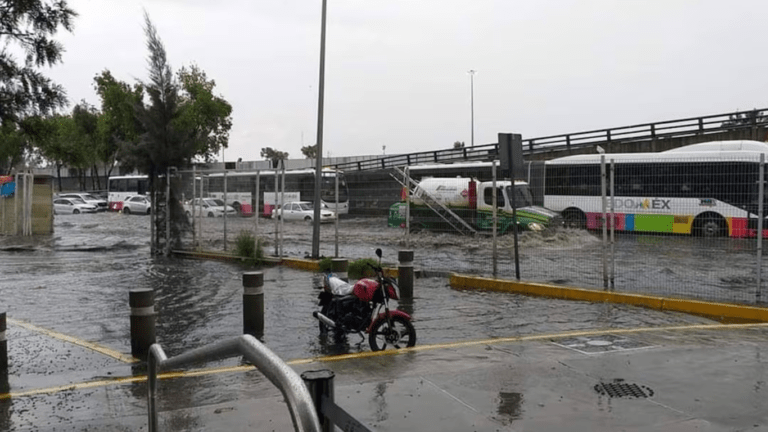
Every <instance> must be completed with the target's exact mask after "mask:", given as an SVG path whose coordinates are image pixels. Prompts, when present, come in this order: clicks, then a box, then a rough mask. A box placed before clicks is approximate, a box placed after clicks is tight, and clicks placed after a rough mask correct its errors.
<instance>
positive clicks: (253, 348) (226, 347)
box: [147, 335, 321, 432]
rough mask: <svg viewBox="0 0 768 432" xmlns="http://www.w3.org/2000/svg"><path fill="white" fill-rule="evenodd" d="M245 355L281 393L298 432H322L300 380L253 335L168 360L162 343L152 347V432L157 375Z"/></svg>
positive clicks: (152, 431) (149, 380)
mask: <svg viewBox="0 0 768 432" xmlns="http://www.w3.org/2000/svg"><path fill="white" fill-rule="evenodd" d="M240 355H242V356H243V357H245V358H246V359H247V360H248V361H250V362H251V363H252V364H253V365H254V366H256V367H257V368H258V369H259V370H260V371H261V373H262V374H264V376H265V377H267V379H269V381H270V382H271V383H272V384H274V385H275V387H277V388H278V389H279V390H280V392H282V394H283V397H284V399H285V401H286V404H287V405H288V411H289V412H290V414H291V421H292V422H293V428H294V430H295V431H297V432H320V431H321V429H320V422H319V420H318V417H317V411H316V410H315V405H314V402H313V400H312V397H311V396H310V394H309V391H308V390H307V387H306V385H305V384H304V381H303V380H302V379H301V377H300V376H299V375H298V374H297V373H296V372H295V371H294V370H293V369H291V368H290V367H289V366H288V365H287V364H285V362H283V360H282V359H280V357H278V356H277V355H276V354H275V353H273V352H272V351H271V350H270V349H269V348H267V347H266V346H265V345H264V344H262V343H261V342H259V341H258V339H256V338H255V337H253V336H251V335H243V336H238V337H236V338H232V339H229V340H225V341H221V342H217V343H214V344H211V345H208V346H205V347H201V348H197V349H194V350H191V351H189V352H187V353H184V354H181V355H178V356H176V357H171V358H168V357H167V356H166V355H165V352H164V351H163V348H162V347H160V345H159V344H153V345H152V346H151V347H150V348H149V358H148V363H149V372H148V376H147V384H148V385H147V387H148V400H147V406H148V411H149V432H157V431H158V429H157V373H158V371H161V370H170V369H174V368H180V367H183V366H189V365H192V364H195V363H202V362H209V361H215V360H221V359H224V358H228V357H235V356H240Z"/></svg>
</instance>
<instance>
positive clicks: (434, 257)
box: [0, 213, 695, 359]
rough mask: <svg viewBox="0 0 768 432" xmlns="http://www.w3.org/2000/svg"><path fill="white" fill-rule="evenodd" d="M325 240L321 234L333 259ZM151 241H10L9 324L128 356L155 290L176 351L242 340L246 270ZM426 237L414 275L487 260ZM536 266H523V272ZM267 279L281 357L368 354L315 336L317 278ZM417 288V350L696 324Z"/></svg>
mask: <svg viewBox="0 0 768 432" xmlns="http://www.w3.org/2000/svg"><path fill="white" fill-rule="evenodd" d="M245 221H247V220H245ZM214 222H221V221H214ZM229 222H230V224H232V221H229ZM345 222H346V223H347V224H348V226H351V228H348V234H347V235H346V236H345V242H344V243H343V244H342V245H341V247H340V250H341V252H342V254H343V255H346V256H355V257H374V254H373V249H375V248H376V247H382V248H383V249H384V260H385V262H389V263H396V260H397V258H396V257H397V249H398V248H399V245H400V242H401V241H402V240H399V239H397V235H398V233H397V231H388V230H387V229H380V228H379V227H377V226H375V225H374V224H372V223H371V221H369V220H364V221H345ZM264 225H265V224H264ZM288 226H289V225H287V224H286V227H288ZM331 228H332V227H331ZM291 229H293V231H290V232H289V231H287V230H286V233H285V235H284V242H285V245H286V246H285V253H286V254H287V255H293V256H303V254H304V248H305V247H307V246H311V236H309V235H308V234H309V227H308V226H306V225H301V226H299V225H294V226H292V227H291ZM324 229H325V227H324ZM352 231H353V232H354V233H355V234H354V237H356V240H355V241H352V240H351V235H350V234H349V232H352ZM382 233H384V235H382ZM421 236H426V234H422V235H421ZM327 237H328V230H327V229H325V232H324V233H323V241H324V243H323V247H324V249H325V250H326V251H327V250H328V248H329V245H328V243H327V242H325V239H326V238H327ZM331 237H332V236H331ZM591 238H592V237H591V236H590V235H588V234H586V235H583V236H582V237H581V239H582V240H583V239H591ZM148 239H149V218H148V217H146V216H143V217H142V216H134V215H131V216H125V215H120V214H115V213H106V214H94V215H66V216H57V217H56V220H55V235H54V236H53V237H51V238H46V239H36V240H35V242H34V243H28V242H22V243H19V242H17V243H16V244H14V243H13V241H9V239H4V243H3V245H2V247H3V249H4V250H3V251H0V254H2V257H3V259H2V261H0V274H2V276H3V277H2V280H0V292H2V310H4V311H7V313H8V316H9V317H13V318H15V319H18V320H25V321H28V322H33V323H35V324H36V325H39V326H42V327H46V328H52V329H55V330H56V331H58V332H61V333H65V334H70V333H71V334H77V335H79V337H81V338H83V339H85V340H91V341H99V343H101V344H103V345H105V346H108V347H110V348H112V349H115V350H118V351H122V352H125V351H126V343H127V341H128V340H129V336H130V335H129V328H128V327H127V323H128V318H129V308H128V305H127V299H128V291H129V290H131V289H147V288H148V289H153V290H154V291H155V310H156V311H157V313H158V317H157V335H158V341H159V342H160V343H161V344H162V345H163V346H164V348H165V349H166V351H167V352H169V353H174V352H178V351H179V350H181V349H182V348H183V347H186V348H190V347H197V346H200V345H203V344H206V343H210V342H211V341H214V340H219V339H221V338H225V337H229V336H233V335H238V334H241V332H242V292H243V288H242V273H243V272H244V271H249V270H251V269H249V268H245V267H243V266H241V265H239V264H233V263H224V262H217V261H199V260H184V259H178V258H165V257H154V258H153V257H151V256H150V253H149V240H148ZM582 240H578V241H582ZM429 241H431V242H432V248H431V249H430V248H427V247H425V248H418V249H416V250H417V260H416V266H417V268H422V267H423V268H425V269H426V270H430V271H448V270H450V271H470V270H471V266H472V265H473V263H477V264H478V265H479V264H480V263H481V262H482V260H483V259H484V258H482V254H481V253H480V254H478V253H475V254H473V253H472V252H473V251H474V252H477V251H480V250H483V249H482V248H481V247H480V246H475V247H473V246H472V245H456V244H455V243H456V242H455V240H454V242H453V243H451V242H449V241H447V239H446V238H445V237H443V236H434V237H432V238H430V239H429ZM526 241H527V240H525V239H524V240H523V244H525V243H526ZM576 242H577V241H574V243H576ZM414 243H415V239H414ZM561 243H562V242H561ZM268 247H269V246H268ZM526 247H529V246H526ZM330 248H331V251H332V249H333V244H331V245H330ZM428 249H429V250H430V253H429V254H427V253H426V250H428ZM542 250H546V249H544V248H542ZM331 253H332V252H331ZM464 258H466V261H465V260H464ZM537 259H539V260H545V261H546V259H547V258H546V257H543V258H542V257H538V258H537ZM532 261H533V260H532V259H530V258H524V259H523V262H524V263H526V266H530V265H531V262H532ZM483 264H484V265H487V263H483ZM525 269H526V270H527V267H525ZM582 273H583V272H582ZM523 274H524V275H525V273H523ZM561 278H562V277H561ZM264 279H265V303H266V317H265V322H266V323H267V324H266V330H265V335H264V339H265V342H266V343H267V345H268V346H269V347H270V348H271V349H273V350H274V351H275V352H276V353H277V354H278V355H280V356H282V357H283V358H289V359H290V358H302V357H314V356H318V355H324V354H331V353H339V352H345V350H348V349H351V350H353V351H354V350H361V349H362V350H365V349H367V342H366V343H364V344H363V345H362V346H356V344H357V343H358V342H359V341H358V337H357V336H354V335H353V336H350V340H349V343H350V344H349V345H348V346H347V345H344V346H339V345H338V344H335V343H333V341H322V340H320V339H319V338H318V332H317V323H316V322H315V321H314V319H313V318H312V317H311V313H312V311H313V310H315V309H316V296H317V293H318V291H317V290H316V289H315V288H314V287H315V286H316V285H317V284H318V281H317V280H316V276H314V275H312V274H311V273H307V272H303V271H297V270H292V269H289V268H283V267H275V268H267V269H265V278H264ZM570 280H571V281H574V280H577V278H572V279H570ZM414 292H415V293H414V297H415V298H414V299H413V301H412V302H410V303H407V304H405V303H404V304H402V305H401V308H402V309H404V310H406V311H407V312H409V313H412V314H413V316H414V320H415V321H416V322H417V325H416V327H417V332H418V340H419V343H441V342H448V341H455V340H463V339H466V338H489V337H499V336H505V335H507V336H508V335H509V334H510V333H511V334H525V333H529V332H547V331H550V330H553V327H552V326H553V325H554V326H557V325H558V323H561V322H566V321H567V322H569V323H570V324H571V325H573V326H574V328H587V327H589V328H591V327H594V326H596V325H600V326H605V327H612V326H615V325H641V324H663V323H669V322H677V321H678V320H681V319H682V320H685V321H689V320H691V319H694V320H695V318H690V317H685V316H677V315H674V314H660V313H657V312H650V311H644V310H641V309H636V308H631V307H624V306H618V305H591V304H587V303H579V302H567V301H559V300H547V299H538V298H529V297H524V296H517V295H508V294H503V293H492V292H464V291H457V290H453V289H451V288H450V287H449V286H448V285H447V279H445V278H443V277H427V278H419V279H416V283H415V289H414ZM510 311H514V313H510ZM128 346H129V345H128Z"/></svg>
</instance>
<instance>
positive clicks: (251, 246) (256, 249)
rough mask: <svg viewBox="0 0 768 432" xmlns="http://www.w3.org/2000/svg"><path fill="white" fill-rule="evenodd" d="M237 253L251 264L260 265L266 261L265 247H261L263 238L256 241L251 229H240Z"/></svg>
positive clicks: (236, 241)
mask: <svg viewBox="0 0 768 432" xmlns="http://www.w3.org/2000/svg"><path fill="white" fill-rule="evenodd" d="M235 254H237V256H239V257H241V259H242V261H243V262H245V263H246V264H248V265H251V266H260V265H261V264H262V263H263V262H264V249H263V248H262V247H261V239H259V240H258V242H257V241H256V238H255V237H254V236H253V233H251V232H250V231H246V230H243V231H240V234H238V235H237V239H235Z"/></svg>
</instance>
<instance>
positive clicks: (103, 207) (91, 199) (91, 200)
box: [59, 192, 107, 212]
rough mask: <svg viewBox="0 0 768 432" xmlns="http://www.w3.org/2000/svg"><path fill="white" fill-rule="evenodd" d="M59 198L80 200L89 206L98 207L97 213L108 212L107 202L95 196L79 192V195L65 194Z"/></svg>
mask: <svg viewBox="0 0 768 432" xmlns="http://www.w3.org/2000/svg"><path fill="white" fill-rule="evenodd" d="M59 198H80V199H82V200H83V201H85V202H87V203H88V204H93V205H95V206H96V211H100V212H102V211H107V200H105V199H101V198H99V197H97V196H95V195H93V194H90V193H84V192H78V193H63V194H59Z"/></svg>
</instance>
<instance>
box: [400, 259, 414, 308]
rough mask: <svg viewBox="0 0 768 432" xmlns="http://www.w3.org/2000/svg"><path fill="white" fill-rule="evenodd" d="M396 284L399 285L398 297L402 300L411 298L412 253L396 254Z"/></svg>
mask: <svg viewBox="0 0 768 432" xmlns="http://www.w3.org/2000/svg"><path fill="white" fill-rule="evenodd" d="M397 260H398V261H400V264H399V265H398V266H397V282H398V284H399V285H400V296H401V297H402V298H404V299H410V298H413V251H412V250H401V251H398V252H397Z"/></svg>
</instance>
